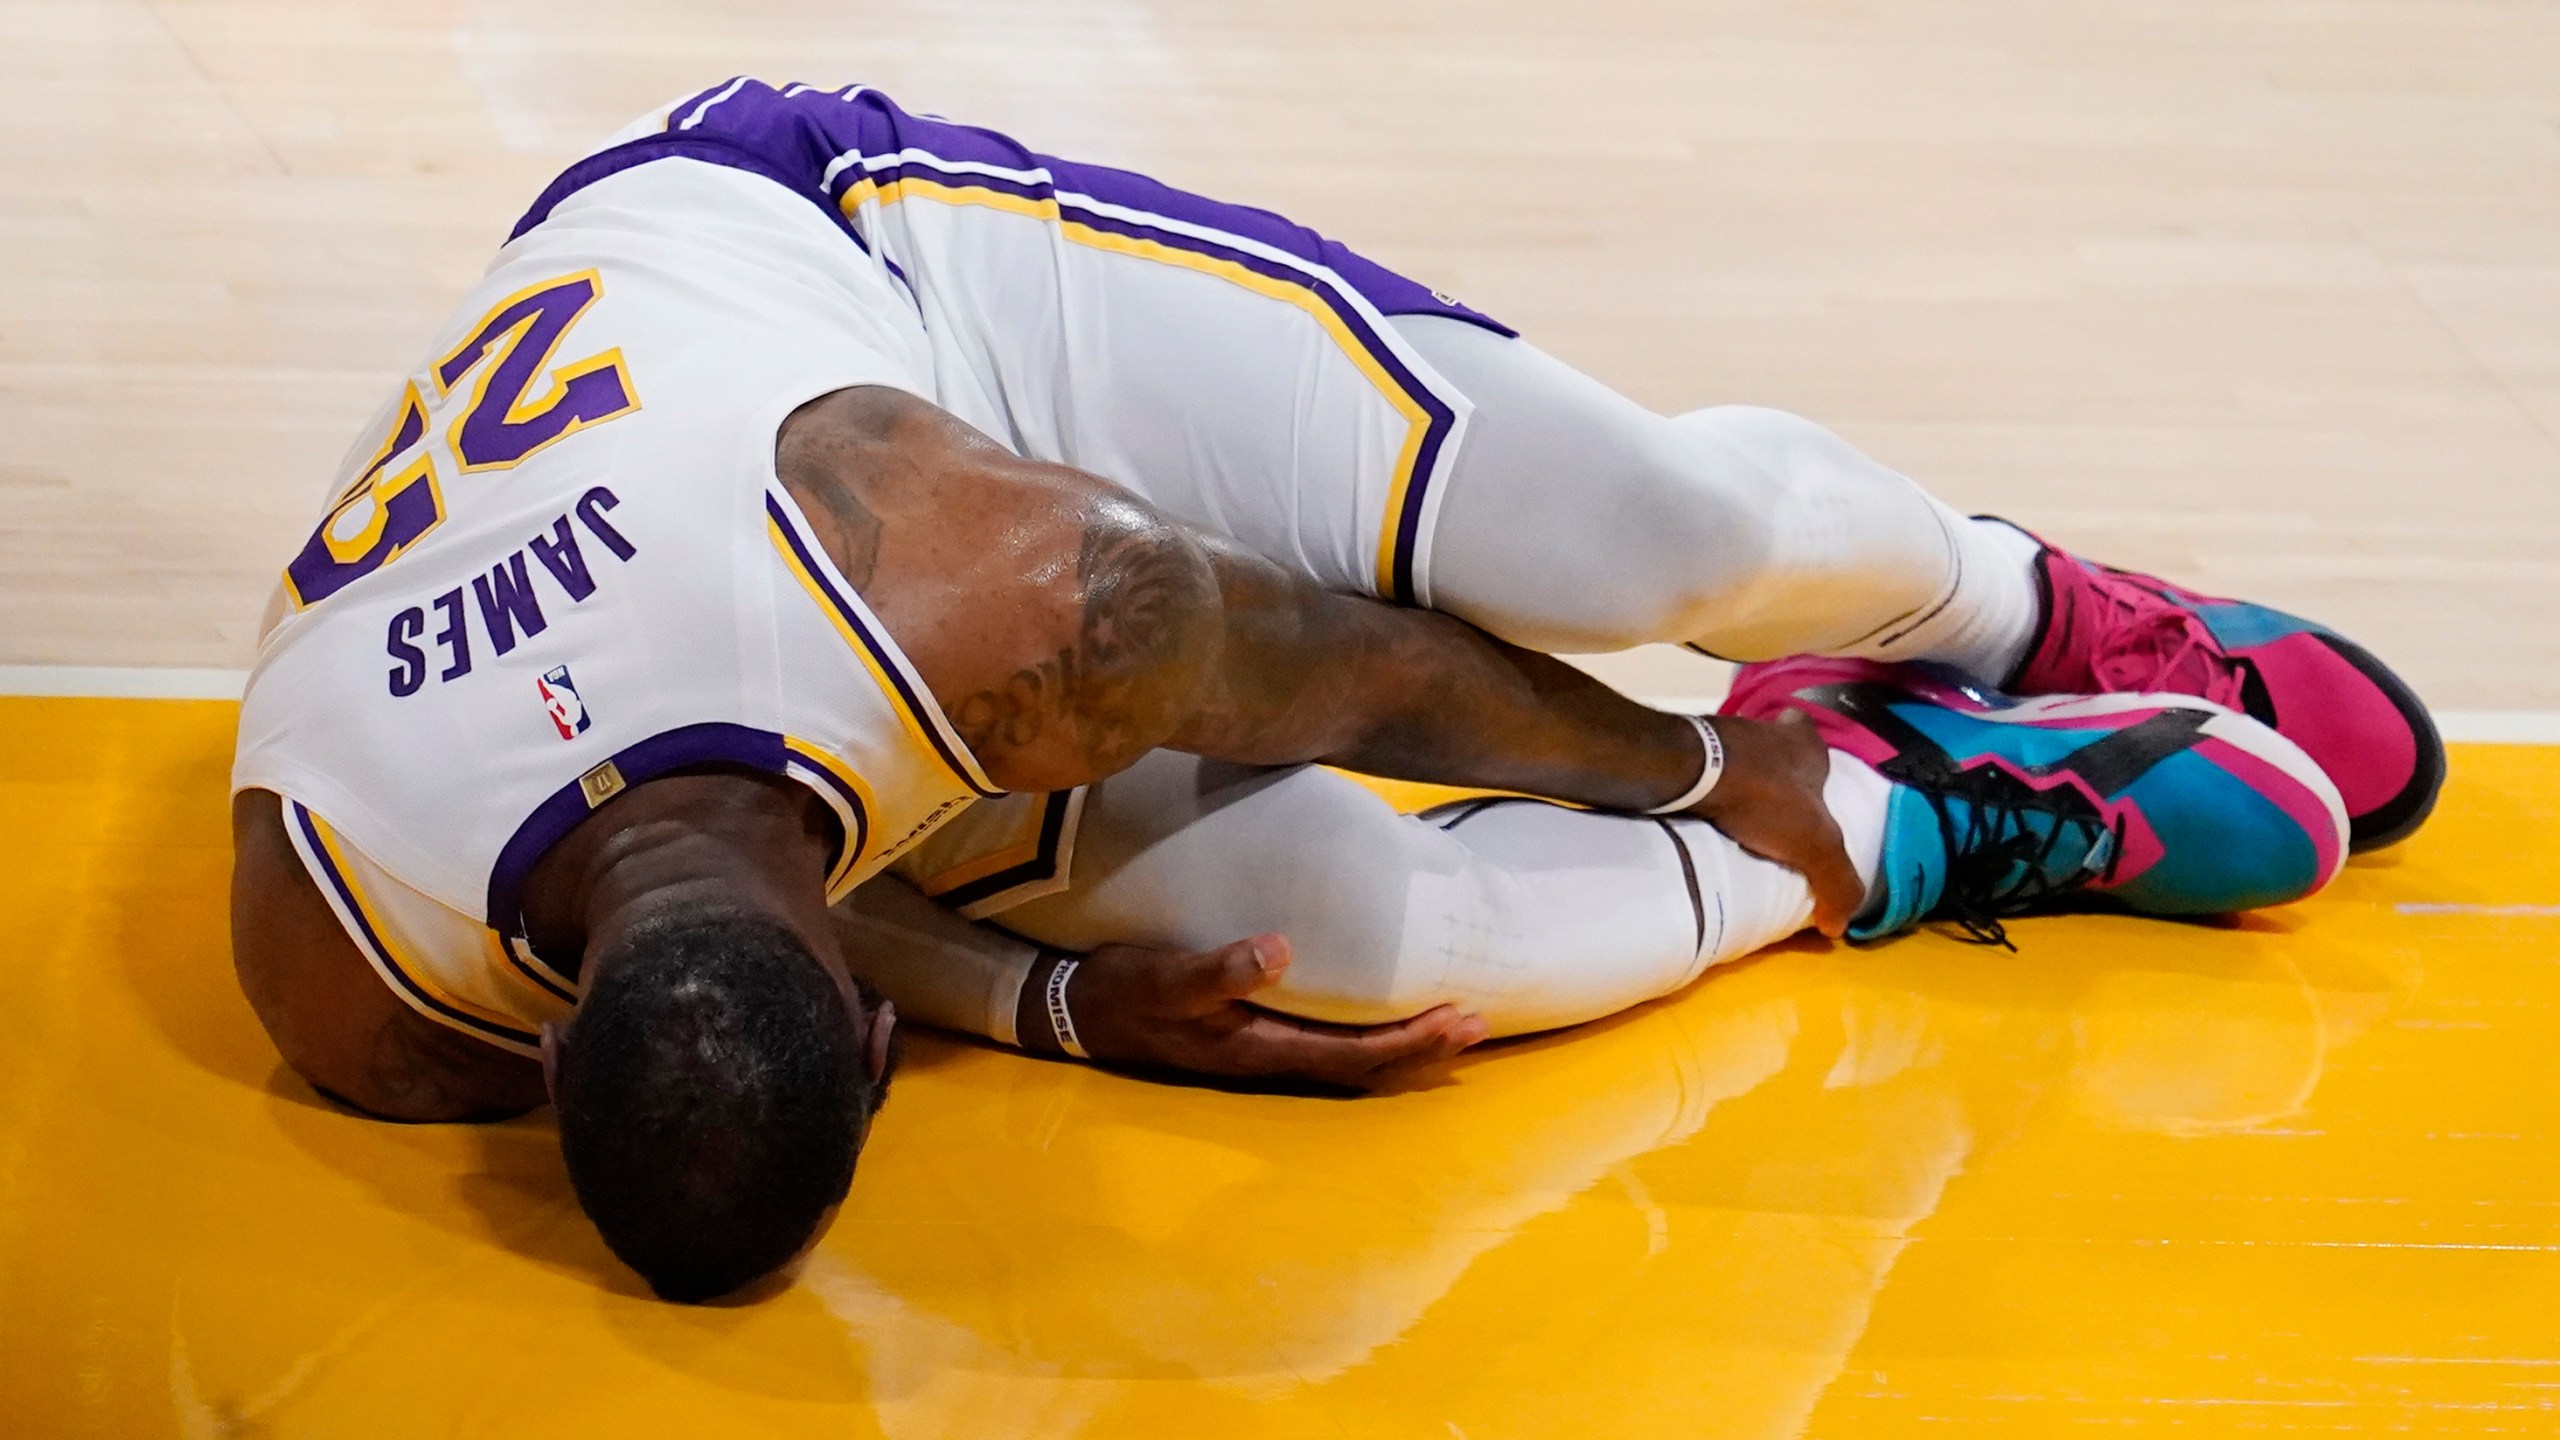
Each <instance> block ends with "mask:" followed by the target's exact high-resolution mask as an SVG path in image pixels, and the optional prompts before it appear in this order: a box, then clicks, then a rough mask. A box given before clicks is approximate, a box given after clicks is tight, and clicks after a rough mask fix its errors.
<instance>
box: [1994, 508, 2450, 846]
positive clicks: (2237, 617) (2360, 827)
mask: <svg viewBox="0 0 2560 1440" xmlns="http://www.w3.org/2000/svg"><path fill="white" fill-rule="evenodd" d="M1981 518H1983V519H1986V520H1989V519H1997V518H1998V517H1996V516H1983V517H1981ZM2000 523H2001V524H2004V525H2006V524H2008V523H2009V522H2007V521H2005V520H2003V521H2000ZM2011 528H2012V529H2016V528H2017V527H2015V526H2011ZM2019 533H2020V534H2026V532H2025V531H2023V530H2021V531H2019ZM2028 538H2029V539H2035V537H2034V536H2032V535H2029V536H2028ZM2036 543H2037V544H2038V545H2040V546H2043V549H2042V550H2041V551H2040V552H2039V553H2038V554H2037V556H2036V586H2037V589H2038V590H2039V591H2040V592H2041V597H2042V599H2043V602H2044V619H2043V622H2042V624H2041V626H2040V628H2039V629H2038V631H2037V633H2036V638H2035V643H2034V644H2032V645H2031V646H2029V647H2028V650H2027V658H2026V660H2025V661H2024V662H2023V663H2022V664H2020V665H2019V667H2018V670H2017V673H2016V674H2014V675H2011V676H2009V677H2008V681H2007V683H2006V685H2005V686H2003V688H2004V689H2006V690H2008V691H2009V692H2010V693H2011V694H2014V695H2093V694H2099V693H2103V692H2108V691H2118V690H2131V691H2149V692H2160V691H2174V692H2176V693H2178V694H2181V695H2200V696H2203V697H2204V698H2205V699H2207V700H2211V701H2214V702H2215V703H2217V704H2221V705H2226V706H2229V707H2230V708H2232V709H2234V710H2243V711H2246V712H2248V714H2249V715H2250V716H2252V717H2253V718H2255V719H2257V720H2259V721H2261V722H2263V723H2265V724H2267V725H2269V726H2272V727H2274V729H2275V731H2276V733H2278V734H2280V735H2282V736H2284V737H2285V738H2286V739H2288V740H2290V741H2292V742H2293V743H2294V744H2296V745H2299V746H2301V747H2302V749H2303V750H2304V752H2305V753H2307V754H2309V755H2310V756H2311V758H2312V759H2314V760H2316V761H2318V762H2319V763H2320V768H2321V769H2323V770H2325V771H2327V772H2329V778H2330V779H2331V780H2333V781H2336V782H2337V786H2338V793H2339V794H2340V795H2342V796H2344V797H2345V799H2346V803H2347V818H2348V823H2349V825H2350V827H2351V836H2352V838H2351V839H2350V841H2349V847H2350V848H2351V849H2356V850H2370V849H2373V848H2375V847H2377V846H2381V845H2388V844H2391V843H2392V842H2393V841H2396V840H2402V839H2406V838H2407V837H2408V836H2409V835H2410V834H2411V833H2412V832H2414V831H2415V830H2416V829H2417V828H2418V826H2419V824H2420V823H2421V822H2423V821H2424V820H2425V819H2426V818H2427V813H2428V812H2429V811H2431V810H2433V809H2434V808H2435V804H2436V792H2437V790H2439V789H2441V788H2442V787H2443V785H2444V741H2443V740H2442V739H2440V738H2438V736H2437V735H2436V727H2435V722H2434V721H2433V720H2431V719H2429V718H2428V716H2427V707H2426V705H2425V704H2424V703H2423V702H2421V701H2420V700H2419V699H2418V696H2417V692H2415V691H2413V690H2411V689H2410V688H2409V686H2408V684H2407V683H2406V682H2404V681H2403V680H2401V678H2400V677H2399V676H2397V675H2394V674H2392V673H2391V669H2390V667H2389V666H2386V665H2384V664H2383V663H2382V662H2381V661H2380V660H2377V659H2375V658H2374V656H2373V654H2372V652H2370V651H2368V650H2366V649H2365V648H2364V647H2363V646H2361V645H2358V644H2356V643H2355V642H2354V641H2352V640H2349V639H2347V638H2346V637H2345V636H2343V635H2340V634H2338V633H2337V632H2336V631H2333V630H2330V629H2327V628H2325V627H2323V626H2319V625H2315V624H2313V623H2311V622H2310V621H2308V620H2304V619H2301V618H2299V617H2297V616H2293V615H2287V614H2285V613H2284V612H2283V611H2281V610H2270V609H2268V608H2267V607H2266V606H2264V605H2251V604H2247V603H2245V602H2243V601H2239V600H2218V599H2215V598H2214V597H2212V596H2210V595H2199V594H2196V593H2195V592H2194V591H2192V590H2182V589H2180V588H2178V587H2177V586H2175V585H2172V584H2169V583H2168V582H2167V581H2165V580H2159V579H2155V578H2153V577H2152V576H2149V575H2140V574H2136V573H2134V572H2133V571H2130V570H2115V569H2110V568H2109V567H2107V566H2104V565H2098V564H2093V563H2091V562H2089V561H2087V560H2083V559H2080V558H2079V557H2077V556H2075V555H2071V554H2067V553H2065V552H2064V551H2061V550H2057V549H2055V548H2054V547H2052V546H2050V545H2045V544H2044V542H2043V541H2042V540H2037V541H2036Z"/></svg>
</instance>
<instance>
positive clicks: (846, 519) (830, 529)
mask: <svg viewBox="0 0 2560 1440" xmlns="http://www.w3.org/2000/svg"><path fill="white" fill-rule="evenodd" d="M800 493H801V494H805V495H810V496H814V497H816V499H817V502H818V505H819V508H820V509H821V510H822V511H823V512H824V513H823V514H820V515H813V516H811V517H810V519H811V520H812V521H814V522H816V524H817V526H818V527H819V536H818V540H819V543H820V544H821V545H823V546H824V547H825V548H826V551H827V558H829V559H831V560H833V561H835V562H836V568H837V569H839V570H842V571H843V572H844V578H845V581H846V583H847V584H850V585H851V586H853V588H854V589H856V590H860V589H862V588H863V587H864V586H866V585H869V584H870V583H871V576H872V572H873V571H875V570H877V569H879V567H880V517H879V516H877V515H874V514H872V513H871V507H870V506H868V505H865V504H863V503H862V497H860V496H858V495H856V494H854V493H853V487H851V486H849V485H847V484H845V483H844V482H843V481H842V480H840V479H838V478H836V477H835V476H832V475H828V476H823V477H821V478H819V479H817V480H815V481H813V482H811V483H810V484H808V485H807V486H805V487H803V488H802V489H801V491H800Z"/></svg>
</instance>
